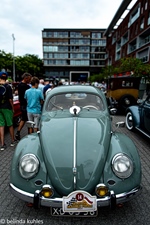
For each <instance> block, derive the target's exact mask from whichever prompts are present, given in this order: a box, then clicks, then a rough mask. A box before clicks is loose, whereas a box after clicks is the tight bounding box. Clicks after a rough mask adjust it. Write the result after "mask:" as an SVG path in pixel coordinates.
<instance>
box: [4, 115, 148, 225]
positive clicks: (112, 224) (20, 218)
mask: <svg viewBox="0 0 150 225" xmlns="http://www.w3.org/2000/svg"><path fill="white" fill-rule="evenodd" d="M117 121H125V118H124V116H114V117H113V128H114V127H115V126H114V124H115V122H117ZM114 129H115V128H114ZM15 131H16V128H15ZM118 131H121V132H123V133H125V134H126V135H128V136H129V137H130V138H131V139H132V140H133V141H134V143H135V145H136V146H137V149H138V151H139V155H140V157H141V164H142V193H141V194H140V195H139V196H138V197H137V198H135V199H133V200H131V201H130V202H127V203H126V204H124V206H123V207H117V208H116V209H115V210H110V209H109V208H107V207H105V208H100V209H99V214H98V216H97V217H93V218H78V217H76V218H75V217H73V218H72V217H69V218H68V217H52V216H51V215H50V209H49V208H48V207H41V208H40V209H38V210H35V209H34V208H32V207H29V206H28V205H27V204H26V203H25V202H23V201H22V200H20V199H18V198H16V197H15V196H13V195H12V194H11V193H10V191H9V177H10V165H11V160H12V157H13V153H14V151H15V147H10V143H11V140H10V135H9V132H8V130H6V132H5V133H6V134H5V142H6V144H7V146H8V147H7V149H6V150H4V151H0V225H1V224H5V225H6V224H10V225H11V224H13V225H21V224H27V225H29V224H36V225H37V224H44V225H51V224H52V225H58V224H61V225H91V224H92V225H97V224H100V225H127V224H129V225H149V224H150V140H148V139H146V138H145V137H143V136H141V134H139V133H133V132H129V131H128V130H127V129H126V128H119V129H118ZM26 134H27V127H26V126H24V128H23V130H22V132H21V135H22V136H25V135H26Z"/></svg>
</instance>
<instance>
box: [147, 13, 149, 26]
mask: <svg viewBox="0 0 150 225" xmlns="http://www.w3.org/2000/svg"><path fill="white" fill-rule="evenodd" d="M147 25H150V11H149V13H148V20H147Z"/></svg>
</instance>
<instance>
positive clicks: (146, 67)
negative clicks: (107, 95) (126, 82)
mask: <svg viewBox="0 0 150 225" xmlns="http://www.w3.org/2000/svg"><path fill="white" fill-rule="evenodd" d="M131 71H132V72H133V74H134V76H138V77H143V76H145V77H146V78H147V79H150V64H144V63H142V61H141V60H140V59H137V58H132V57H128V58H122V59H120V64H119V66H118V67H113V66H106V67H104V68H103V69H102V72H101V74H97V75H93V76H92V77H91V78H90V81H92V82H94V81H97V82H101V80H102V79H107V78H108V77H110V76H112V75H113V74H119V73H125V72H131Z"/></svg>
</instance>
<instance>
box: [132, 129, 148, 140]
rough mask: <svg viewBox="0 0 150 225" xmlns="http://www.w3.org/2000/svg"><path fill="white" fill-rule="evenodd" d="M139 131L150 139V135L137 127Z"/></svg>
mask: <svg viewBox="0 0 150 225" xmlns="http://www.w3.org/2000/svg"><path fill="white" fill-rule="evenodd" d="M135 128H136V129H137V130H138V131H140V132H141V133H142V134H144V135H145V136H146V137H148V138H150V135H149V134H147V133H146V132H144V131H143V130H141V129H140V128H139V127H135Z"/></svg>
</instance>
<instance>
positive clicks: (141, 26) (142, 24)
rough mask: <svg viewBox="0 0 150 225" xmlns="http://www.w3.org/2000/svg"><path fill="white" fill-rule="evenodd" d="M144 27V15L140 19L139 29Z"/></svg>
mask: <svg viewBox="0 0 150 225" xmlns="http://www.w3.org/2000/svg"><path fill="white" fill-rule="evenodd" d="M143 29H144V17H143V18H142V19H141V23H140V30H143Z"/></svg>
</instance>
